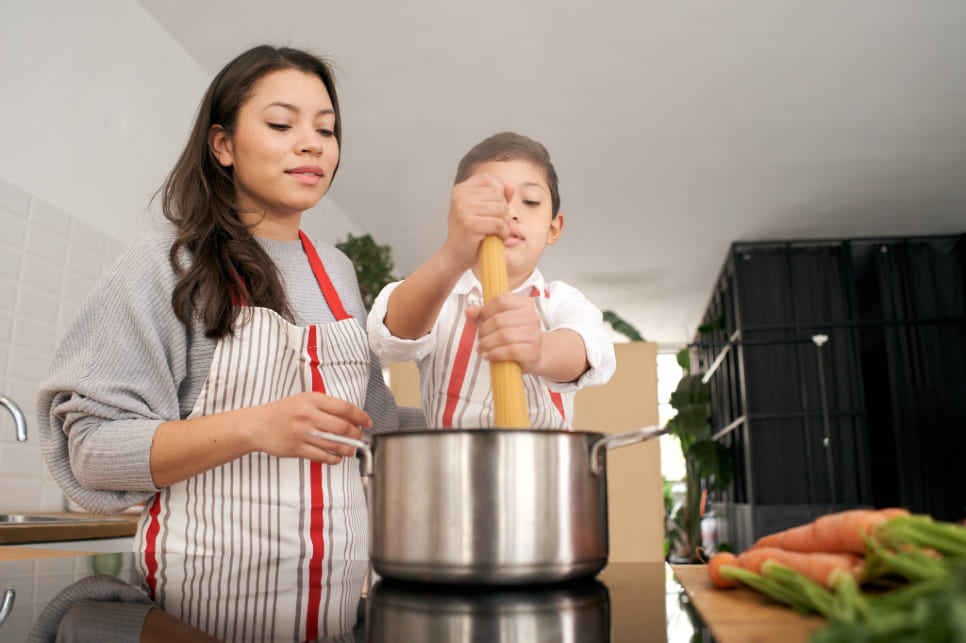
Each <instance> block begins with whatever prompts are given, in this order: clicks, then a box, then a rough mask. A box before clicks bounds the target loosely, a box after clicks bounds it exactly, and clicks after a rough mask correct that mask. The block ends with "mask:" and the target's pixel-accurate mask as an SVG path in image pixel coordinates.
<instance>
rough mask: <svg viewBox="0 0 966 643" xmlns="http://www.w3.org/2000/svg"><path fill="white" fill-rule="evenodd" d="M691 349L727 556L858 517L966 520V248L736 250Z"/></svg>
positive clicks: (918, 244) (853, 243) (865, 242)
mask: <svg viewBox="0 0 966 643" xmlns="http://www.w3.org/2000/svg"><path fill="white" fill-rule="evenodd" d="M703 325H704V328H705V329H706V330H705V331H704V332H700V333H699V334H698V335H697V336H696V337H695V338H694V342H693V343H692V362H693V363H695V364H697V368H698V369H699V370H702V371H706V372H709V373H711V375H710V376H709V380H708V382H709V385H710V389H711V402H712V424H713V431H714V435H715V439H716V440H718V441H720V442H721V443H722V444H724V445H726V446H727V447H729V448H730V450H731V452H732V454H733V456H734V458H735V464H736V466H735V480H734V482H733V484H732V485H731V487H730V488H729V489H728V490H727V491H726V492H724V493H718V494H716V496H713V497H712V503H711V506H712V507H713V508H714V510H715V512H716V514H717V515H718V517H717V524H718V529H717V532H718V536H717V540H718V541H719V542H729V543H731V544H732V545H733V546H735V547H738V548H745V547H747V546H750V544H751V543H752V542H753V541H754V540H755V539H757V538H758V537H760V536H761V535H764V534H766V533H771V532H773V531H776V530H778V529H783V528H785V527H788V526H792V525H795V524H800V523H802V522H805V521H807V520H811V519H813V518H814V517H816V516H818V515H820V514H822V513H825V512H827V511H829V510H839V509H845V508H849V507H857V506H876V507H884V506H904V507H907V508H908V509H910V510H911V511H913V512H922V513H928V514H930V515H932V516H933V517H935V518H937V519H941V520H962V519H963V518H964V516H966V484H964V480H966V473H964V468H963V466H962V465H961V464H960V461H961V460H962V458H963V455H964V454H966V234H959V235H947V236H932V237H902V238H895V237H890V238H876V239H834V240H805V241H773V242H772V241H769V242H764V241H758V242H736V243H734V244H732V246H731V248H730V249H729V252H728V255H727V257H726V260H725V262H724V266H723V268H722V270H721V273H720V275H719V277H718V280H717V283H716V285H715V288H714V291H713V292H712V295H711V298H710V300H709V303H708V306H707V309H706V311H705V314H704V318H703Z"/></svg>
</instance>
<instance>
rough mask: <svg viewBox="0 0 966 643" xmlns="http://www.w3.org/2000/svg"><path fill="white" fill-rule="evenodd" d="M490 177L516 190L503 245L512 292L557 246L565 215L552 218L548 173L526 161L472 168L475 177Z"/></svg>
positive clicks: (486, 164) (486, 163) (484, 164)
mask: <svg viewBox="0 0 966 643" xmlns="http://www.w3.org/2000/svg"><path fill="white" fill-rule="evenodd" d="M477 174H489V175H490V176H492V177H493V178H495V179H496V180H497V181H500V182H501V183H503V184H504V185H510V186H512V187H513V188H514V192H513V199H512V200H511V201H510V203H509V210H510V217H511V221H510V230H511V236H510V238H508V239H507V240H506V241H505V242H504V243H503V252H504V255H505V257H506V267H507V276H508V277H509V282H510V290H513V289H514V288H516V287H517V286H519V285H520V284H521V283H523V282H524V281H525V280H526V278H527V277H529V276H530V273H532V272H533V270H534V268H536V267H537V260H538V259H539V258H540V255H542V254H543V250H544V248H546V247H547V246H549V245H553V244H555V243H557V239H559V238H560V232H561V231H562V230H563V214H559V213H558V214H557V216H556V217H554V216H553V205H552V203H551V200H550V187H549V186H548V185H547V174H546V172H545V171H544V169H543V168H542V167H540V166H539V165H537V164H535V163H532V162H530V161H527V160H525V159H513V160H511V161H487V162H485V163H480V164H478V165H476V166H475V167H474V168H473V175H477Z"/></svg>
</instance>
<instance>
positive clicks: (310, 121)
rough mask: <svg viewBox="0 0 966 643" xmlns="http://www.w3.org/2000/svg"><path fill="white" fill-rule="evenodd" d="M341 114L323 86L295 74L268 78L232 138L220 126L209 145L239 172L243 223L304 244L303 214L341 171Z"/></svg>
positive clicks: (311, 77)
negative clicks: (300, 237) (301, 233)
mask: <svg viewBox="0 0 966 643" xmlns="http://www.w3.org/2000/svg"><path fill="white" fill-rule="evenodd" d="M334 130H335V112H334V110H333V108H332V100H331V99H330V98H329V92H328V90H327V89H326V88H325V84H324V83H323V82H322V80H321V79H320V78H319V77H318V76H316V75H314V74H308V73H305V72H302V71H298V70H294V69H285V70H281V71H276V72H272V73H270V74H267V75H265V76H263V77H262V78H261V79H259V80H258V82H256V83H255V85H254V87H253V88H252V95H251V97H250V98H249V99H248V100H247V101H246V102H245V103H244V104H243V105H242V107H241V109H240V110H239V113H238V119H237V121H236V126H235V131H234V132H233V133H232V134H231V135H229V134H228V132H226V131H225V130H224V128H222V127H221V126H218V125H215V126H212V128H211V132H210V134H209V144H210V145H211V149H212V150H213V151H214V153H215V156H216V158H217V159H218V162H219V163H221V164H222V165H223V166H225V167H231V168H232V172H233V176H234V182H235V195H236V197H237V199H238V203H239V205H240V206H241V208H242V211H241V212H240V213H239V216H240V217H241V219H242V221H244V222H245V223H253V224H256V225H255V230H254V232H255V234H256V235H259V236H265V237H270V238H278V239H294V238H297V236H298V228H299V223H300V222H301V215H302V212H304V211H305V210H308V209H309V208H311V207H313V206H314V205H315V204H316V203H318V202H319V200H320V199H321V198H322V196H323V195H324V194H325V192H326V190H327V189H328V188H329V183H330V182H331V180H332V173H333V172H334V171H335V168H336V166H337V165H338V163H339V143H338V141H336V139H335V133H334Z"/></svg>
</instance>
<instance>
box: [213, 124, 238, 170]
mask: <svg viewBox="0 0 966 643" xmlns="http://www.w3.org/2000/svg"><path fill="white" fill-rule="evenodd" d="M208 147H209V148H210V149H211V153H212V154H214V155H215V158H216V159H218V162H219V163H221V165H222V166H223V167H231V166H232V165H233V164H234V162H235V155H234V154H233V152H232V146H231V137H230V136H228V132H226V131H225V128H224V127H222V126H221V125H212V126H211V127H210V128H209V129H208Z"/></svg>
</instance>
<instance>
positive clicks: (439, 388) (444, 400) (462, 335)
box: [424, 286, 573, 430]
mask: <svg viewBox="0 0 966 643" xmlns="http://www.w3.org/2000/svg"><path fill="white" fill-rule="evenodd" d="M528 294H529V295H530V297H532V298H533V301H534V304H535V306H536V308H537V313H538V314H539V316H540V321H541V325H542V326H543V328H544V329H546V328H548V323H547V319H546V312H545V311H544V308H543V305H542V304H543V301H544V300H545V299H547V298H549V296H550V295H549V293H547V292H546V291H544V292H543V293H541V292H540V290H539V289H538V288H537V287H536V286H532V287H531V289H530V292H529V293H528ZM541 295H542V297H541ZM459 301H460V304H459V306H457V307H455V308H454V310H453V311H451V313H450V314H449V315H448V319H447V320H445V322H446V323H444V324H441V327H443V328H448V329H449V330H448V331H447V332H448V334H445V335H443V334H441V335H440V337H439V339H438V341H437V344H436V355H435V360H434V361H433V366H432V369H431V372H430V373H429V381H428V382H427V383H426V386H427V388H426V391H427V392H428V395H427V397H426V398H424V406H425V409H424V410H425V412H426V418H427V420H428V421H429V423H430V424H431V425H432V426H438V427H441V428H444V429H450V428H454V427H456V428H480V427H491V426H493V423H494V422H495V417H494V411H493V394H492V387H491V385H490V366H489V362H487V361H485V360H483V359H482V358H481V357H480V355H479V352H478V351H477V350H476V332H477V328H476V324H474V323H472V322H470V321H467V319H466V307H467V306H469V305H476V306H479V305H482V298H481V297H480V295H479V293H476V292H472V293H469V294H467V295H465V296H462V297H460V299H459ZM523 388H524V391H525V393H526V399H527V411H528V413H529V419H530V426H531V427H533V428H535V429H564V430H569V429H570V428H572V426H571V425H572V421H573V396H570V398H569V400H568V399H565V398H564V397H563V396H562V395H561V394H560V393H557V392H555V391H551V390H550V389H549V388H547V387H546V386H545V385H544V384H543V382H542V381H541V379H540V378H538V377H536V376H533V375H524V376H523Z"/></svg>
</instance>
